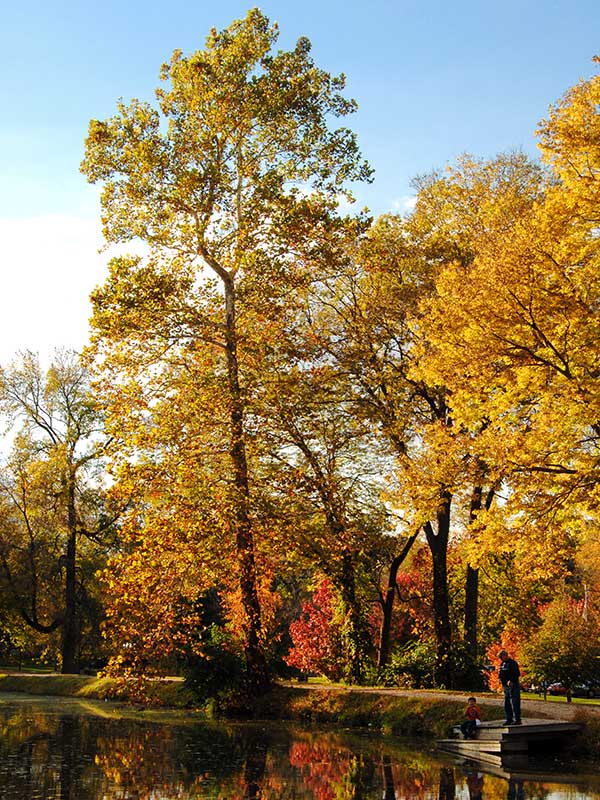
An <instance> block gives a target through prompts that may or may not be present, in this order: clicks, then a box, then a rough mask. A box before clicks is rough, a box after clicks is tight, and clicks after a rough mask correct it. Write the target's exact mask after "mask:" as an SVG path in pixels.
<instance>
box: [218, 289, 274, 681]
mask: <svg viewBox="0 0 600 800" xmlns="http://www.w3.org/2000/svg"><path fill="white" fill-rule="evenodd" d="M224 287H225V307H226V326H225V345H226V347H225V349H226V353H227V377H228V389H229V402H230V424H231V431H230V434H231V446H230V456H231V462H232V465H233V473H234V480H233V484H234V489H235V498H234V502H235V542H236V550H237V556H238V566H239V584H240V591H241V597H242V605H243V608H244V613H245V617H246V619H245V631H244V654H245V657H246V666H247V677H248V684H249V688H250V689H251V690H252V691H254V692H257V693H262V692H264V691H266V690H267V689H268V688H269V686H270V680H269V675H268V669H267V662H266V659H265V656H264V652H263V649H262V645H261V641H260V636H261V615H260V603H259V599H258V591H257V584H256V564H255V559H254V537H253V532H252V523H251V520H250V512H249V501H250V488H249V480H248V462H247V458H246V445H245V438H244V407H243V400H242V394H241V390H240V382H239V364H238V357H237V336H236V317H235V290H234V286H233V282H232V280H231V279H229V280H224Z"/></svg>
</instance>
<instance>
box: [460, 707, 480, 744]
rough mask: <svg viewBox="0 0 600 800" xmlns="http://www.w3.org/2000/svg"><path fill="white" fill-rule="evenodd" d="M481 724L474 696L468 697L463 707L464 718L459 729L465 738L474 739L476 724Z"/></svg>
mask: <svg viewBox="0 0 600 800" xmlns="http://www.w3.org/2000/svg"><path fill="white" fill-rule="evenodd" d="M478 724H479V725H481V709H480V708H479V706H478V705H477V700H476V699H475V698H474V697H469V699H468V700H467V707H466V708H465V720H464V722H462V723H461V725H460V729H461V731H462V735H463V736H464V737H465V739H474V738H475V731H476V730H477V725H478Z"/></svg>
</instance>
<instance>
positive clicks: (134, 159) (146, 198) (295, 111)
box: [82, 9, 370, 690]
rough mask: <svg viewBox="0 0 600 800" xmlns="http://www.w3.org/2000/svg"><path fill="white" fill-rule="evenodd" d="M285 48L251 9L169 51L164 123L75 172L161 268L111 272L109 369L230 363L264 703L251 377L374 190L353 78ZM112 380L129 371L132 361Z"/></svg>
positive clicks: (95, 128)
mask: <svg viewBox="0 0 600 800" xmlns="http://www.w3.org/2000/svg"><path fill="white" fill-rule="evenodd" d="M277 36H278V31H277V28H276V26H270V24H269V21H268V19H267V18H266V17H265V16H264V15H263V14H262V13H261V12H260V11H259V10H258V9H253V10H251V11H249V13H248V15H247V16H246V17H245V19H243V20H239V21H236V22H234V23H233V24H232V25H231V26H230V27H229V28H227V29H225V30H223V31H221V32H217V31H216V30H212V31H211V33H210V35H209V37H208V39H207V42H206V48H205V49H204V50H202V51H198V52H196V53H194V54H193V55H191V56H189V57H186V56H184V55H183V54H182V53H181V52H180V51H175V52H174V54H173V57H172V59H171V61H170V63H169V64H166V65H164V66H163V67H162V71H161V78H162V80H163V81H164V83H165V86H164V87H163V88H160V89H158V90H157V93H156V96H157V101H158V107H157V108H155V107H152V106H151V105H150V104H149V103H143V102H138V101H133V102H131V103H130V104H129V105H128V106H126V105H125V104H123V103H120V104H119V106H118V111H117V114H116V115H115V116H114V117H112V118H110V119H108V120H106V121H104V122H100V121H97V120H93V121H92V122H91V123H90V128H89V135H88V138H87V141H86V155H85V159H84V161H83V163H82V170H83V172H84V173H85V174H86V175H87V177H88V179H89V180H90V181H91V182H100V183H102V184H103V192H102V206H103V223H104V234H105V238H106V240H107V241H108V242H111V243H112V242H123V241H131V240H134V239H136V238H137V239H141V240H143V241H144V242H146V243H147V244H148V245H149V246H150V248H151V252H152V258H150V259H149V260H148V261H146V262H145V263H144V264H142V263H141V262H139V261H135V260H134V261H131V260H129V261H121V262H115V263H114V264H113V267H112V272H111V278H110V279H109V281H108V283H107V285H106V286H105V287H104V289H103V290H101V291H99V292H98V293H97V294H96V298H95V305H96V314H95V323H94V324H95V326H96V331H97V338H98V341H99V342H101V347H102V348H105V351H106V354H107V355H108V354H109V353H110V352H111V351H112V354H113V355H114V356H115V359H116V361H113V365H114V364H115V363H117V361H118V351H119V350H120V349H122V350H123V351H126V350H127V349H128V348H129V351H130V353H133V351H134V350H135V348H136V345H139V343H140V342H141V341H146V342H147V343H148V347H147V348H143V347H142V351H144V354H143V360H144V362H145V364H146V365H147V364H148V360H149V359H150V358H151V357H152V356H154V358H155V360H154V365H155V366H154V367H153V369H154V370H155V371H157V370H158V367H157V366H156V365H157V364H160V363H161V359H163V357H164V355H165V354H166V353H172V352H173V350H174V349H179V350H180V351H183V352H185V353H188V354H189V353H191V352H193V351H197V350H199V349H200V347H201V345H203V344H205V345H207V346H209V347H210V348H213V350H215V351H218V352H219V353H220V354H221V355H222V358H223V365H224V366H223V374H222V381H223V383H224V385H225V392H226V406H227V409H228V417H229V419H228V440H229V458H230V466H231V486H230V507H231V526H232V533H233V537H234V540H235V550H236V552H237V557H238V562H239V563H238V574H239V585H240V591H241V596H242V601H243V607H244V610H245V616H246V626H245V627H246V630H245V654H246V659H247V664H248V675H249V680H250V683H251V685H252V686H253V688H255V689H257V690H261V689H264V688H265V687H266V686H267V684H268V674H267V669H266V663H265V659H264V653H263V648H262V644H261V617H260V605H259V601H258V594H257V578H256V563H255V549H256V544H255V537H254V531H253V525H252V486H251V475H250V471H249V461H248V452H247V449H248V429H247V404H248V399H249V391H250V379H249V374H248V372H249V370H250V369H251V366H252V365H254V366H256V364H257V363H260V346H259V344H260V335H261V333H262V335H263V336H265V337H266V338H268V331H269V327H270V325H271V323H272V321H273V320H274V319H276V318H277V316H278V314H280V313H282V311H283V310H284V308H285V304H286V294H287V293H288V292H289V290H290V288H291V287H293V285H294V284H295V283H296V282H297V281H299V280H301V278H302V275H301V274H299V273H298V269H297V262H296V258H297V256H298V255H299V254H302V253H307V252H310V251H311V250H313V249H314V248H316V247H318V244H319V237H320V230H321V229H323V228H326V227H327V226H328V225H331V224H332V220H334V219H335V204H336V198H337V196H338V195H339V194H340V193H344V192H345V190H344V184H345V183H346V182H347V181H349V180H350V181H351V180H361V179H368V178H369V176H370V170H369V168H368V166H367V165H366V164H365V163H363V162H362V161H361V159H360V156H359V152H358V149H357V145H356V141H355V137H354V135H353V134H352V133H351V132H350V131H348V130H347V129H344V128H340V129H337V130H333V131H332V130H330V129H329V124H328V123H329V120H330V119H331V118H334V117H340V116H346V115H347V114H349V113H351V112H353V111H354V110H355V104H354V102H353V101H351V100H348V99H346V98H344V96H343V94H342V91H343V89H344V83H345V81H344V77H343V76H339V77H332V76H331V75H329V74H328V73H326V72H324V71H323V70H320V69H319V68H318V67H316V66H315V64H314V63H313V61H312V59H311V57H310V43H309V41H308V40H307V39H305V38H302V39H299V40H298V43H297V44H296V46H295V48H294V49H293V50H290V51H287V52H285V51H278V52H273V46H274V44H275V42H276V40H277ZM209 275H212V279H209V277H208V276H209ZM215 281H216V285H218V291H217V289H216V285H215ZM261 329H262V330H261ZM152 345H156V347H155V348H153V347H152ZM139 353H140V349H139V347H138V350H137V354H138V355H139ZM106 365H107V367H110V364H109V361H106ZM137 367H138V368H139V367H140V363H139V361H138V363H137ZM116 369H117V368H116ZM118 369H123V370H124V371H126V370H127V367H126V365H125V361H124V360H121V362H120V363H119V367H118Z"/></svg>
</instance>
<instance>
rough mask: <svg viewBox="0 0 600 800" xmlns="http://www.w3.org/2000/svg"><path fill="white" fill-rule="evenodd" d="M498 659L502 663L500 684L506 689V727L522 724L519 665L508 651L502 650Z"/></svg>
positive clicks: (499, 675)
mask: <svg viewBox="0 0 600 800" xmlns="http://www.w3.org/2000/svg"><path fill="white" fill-rule="evenodd" d="M498 658H499V659H500V661H501V662H502V663H501V664H500V669H499V671H498V677H499V678H500V683H501V684H502V688H503V689H504V713H505V714H506V719H505V720H504V724H505V725H520V724H521V686H520V684H519V675H520V674H521V672H520V670H519V665H518V664H517V662H516V661H515V660H514V658H509V657H508V653H507V652H506V650H500V652H499V653H498Z"/></svg>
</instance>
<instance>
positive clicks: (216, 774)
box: [0, 695, 600, 800]
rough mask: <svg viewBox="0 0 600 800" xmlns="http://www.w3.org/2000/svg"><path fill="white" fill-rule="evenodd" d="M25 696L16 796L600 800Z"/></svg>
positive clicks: (535, 783) (271, 736)
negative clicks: (585, 799) (541, 799)
mask: <svg viewBox="0 0 600 800" xmlns="http://www.w3.org/2000/svg"><path fill="white" fill-rule="evenodd" d="M13 698H14V696H13ZM13 698H10V696H7V695H5V696H4V699H3V700H0V726H1V734H2V735H1V736H0V797H1V798H3V799H4V800H192V799H195V798H212V799H213V800H276V799H277V800H280V799H281V800H286V799H287V798H289V800H292V798H293V800H372V799H373V800H374V799H375V798H377V800H381V798H383V800H400V798H402V800H406V799H407V798H414V799H415V800H463V799H464V800H466V799H467V798H468V800H484V798H485V800H492V798H493V799H494V800H496V799H501V800H504V798H507V799H508V800H521V798H523V800H524V799H525V798H528V799H529V798H548V800H550V798H552V800H567V799H569V800H570V799H571V798H573V799H574V798H577V800H582V799H583V798H588V800H600V777H598V776H594V775H592V776H591V777H590V776H588V777H587V778H585V777H581V776H580V777H579V778H576V777H574V776H564V775H563V776H561V775H554V776H552V775H544V774H543V773H540V772H539V769H538V771H537V772H535V771H531V769H530V770H529V777H528V775H527V774H526V773H523V771H522V770H521V772H519V771H514V772H511V771H510V770H506V769H504V768H503V767H495V768H494V767H486V766H484V765H481V764H477V763H475V762H472V761H453V760H452V759H451V758H450V757H447V758H446V757H444V756H440V755H438V754H435V753H434V752H432V751H428V750H427V749H424V748H423V747H422V746H421V747H412V748H410V747H407V746H406V745H403V744H402V743H399V742H397V741H395V740H393V739H390V738H380V737H374V736H366V735H363V736H358V737H357V736H349V735H346V734H344V733H339V732H315V731H309V730H300V729H292V728H289V727H285V726H276V725H271V724H269V725H267V724H247V725H244V724H223V725H212V724H211V725H207V724H203V723H193V724H189V723H187V724H186V722H185V721H184V720H183V719H182V718H181V719H178V720H175V721H174V720H173V719H170V720H166V719H162V720H159V719H156V718H152V719H146V718H145V716H146V715H144V714H139V715H138V717H139V718H123V717H122V716H120V715H118V714H117V713H116V712H114V711H111V710H110V709H109V707H107V706H104V705H102V704H97V705H94V704H89V703H87V704H85V706H81V705H79V704H77V703H74V702H65V701H63V700H58V699H57V700H45V701H41V700H25V699H20V700H15V699H13Z"/></svg>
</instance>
